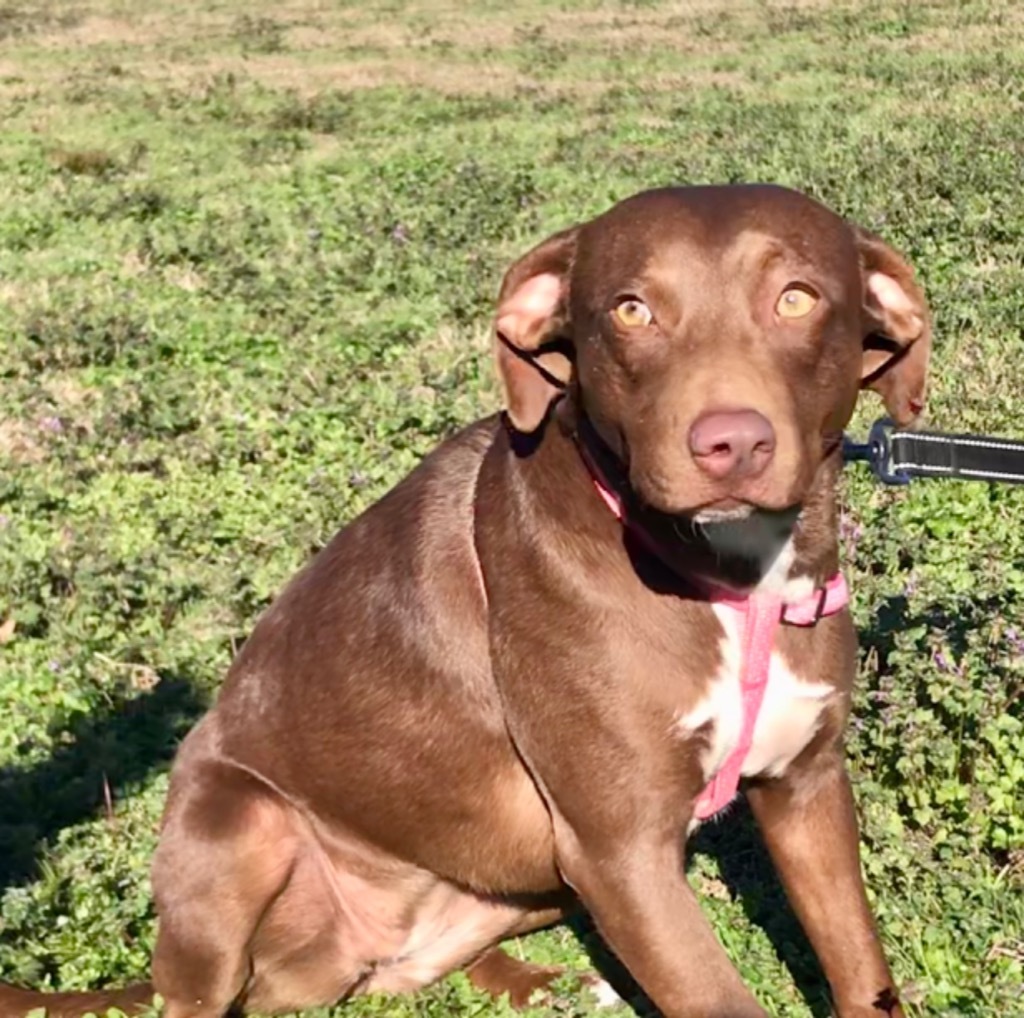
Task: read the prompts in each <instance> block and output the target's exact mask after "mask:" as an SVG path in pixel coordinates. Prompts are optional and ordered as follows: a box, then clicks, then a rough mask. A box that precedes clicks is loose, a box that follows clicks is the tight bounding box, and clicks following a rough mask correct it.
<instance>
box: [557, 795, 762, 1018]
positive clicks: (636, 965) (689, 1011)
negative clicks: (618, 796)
mask: <svg viewBox="0 0 1024 1018" xmlns="http://www.w3.org/2000/svg"><path fill="white" fill-rule="evenodd" d="M636 794H637V795H638V796H643V795H644V791H643V790H642V789H637V790H636ZM680 833H681V832H680ZM556 844H557V848H558V857H559V865H560V867H561V869H562V872H563V875H564V877H565V879H566V881H567V882H568V883H570V884H571V885H572V886H573V887H574V888H575V889H576V891H577V893H578V894H579V895H580V898H581V899H582V901H583V903H584V904H585V905H586V907H587V908H588V910H589V911H590V913H591V915H592V916H593V918H594V921H595V922H596V924H597V927H598V929H599V930H600V932H601V934H602V936H603V937H604V938H605V940H606V941H607V942H608V944H609V945H610V947H611V948H612V950H613V951H614V952H615V953H616V954H617V955H618V957H619V958H620V959H621V960H622V962H623V963H624V964H625V965H626V967H627V968H628V969H629V971H630V973H631V974H632V975H633V977H634V978H635V979H636V981H637V982H638V983H639V984H640V986H641V987H642V988H643V990H644V992H645V993H646V994H647V995H648V996H649V997H650V998H651V1000H652V1001H653V1002H654V1003H655V1004H656V1005H657V1007H658V1008H659V1010H660V1011H661V1013H662V1014H664V1015H666V1016H668V1018H765V1011H764V1010H763V1009H762V1008H761V1007H760V1005H759V1004H758V1003H757V1001H756V1000H755V999H754V997H753V996H752V994H751V993H750V991H749V990H748V989H747V988H746V987H745V986H744V985H743V982H742V981H741V979H740V977H739V974H738V973H737V972H736V970H735V968H733V966H732V964H731V963H730V962H729V959H728V957H727V956H726V954H725V952H724V951H723V949H722V947H721V945H720V944H719V943H718V941H717V939H716V938H715V935H714V932H713V931H712V929H711V927H710V925H709V924H708V922H707V920H706V919H705V917H704V915H703V913H702V912H701V909H700V905H699V904H698V902H697V898H696V896H695V895H694V893H693V891H692V890H691V888H690V886H689V884H688V883H687V882H686V878H685V875H684V872H683V863H682V839H681V837H679V838H677V837H674V836H672V835H671V834H669V833H668V832H660V836H659V832H657V831H655V830H649V829H648V830H644V829H637V830H634V831H633V832H632V835H631V836H628V837H619V838H614V837H613V838H608V837H607V836H604V835H603V834H602V835H599V836H595V835H594V834H593V833H592V832H584V831H581V830H578V829H573V828H572V827H571V826H570V825H569V824H568V823H566V822H565V820H564V818H560V819H559V821H557V822H556Z"/></svg>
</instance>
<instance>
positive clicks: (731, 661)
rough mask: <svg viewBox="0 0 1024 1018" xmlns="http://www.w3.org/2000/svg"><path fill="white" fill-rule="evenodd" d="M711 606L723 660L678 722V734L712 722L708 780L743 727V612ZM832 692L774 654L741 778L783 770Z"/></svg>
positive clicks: (813, 728)
mask: <svg viewBox="0 0 1024 1018" xmlns="http://www.w3.org/2000/svg"><path fill="white" fill-rule="evenodd" d="M712 609H713V611H714V613H715V616H716V617H717V619H718V621H719V622H720V623H721V625H722V628H723V629H724V630H725V638H724V639H723V641H722V645H721V653H722V664H721V667H720V668H719V671H718V674H717V675H716V676H715V678H714V679H713V680H712V683H711V688H710V689H709V690H708V692H707V694H706V695H705V696H704V698H703V699H702V700H701V701H700V702H699V703H698V704H697V705H696V706H695V707H694V708H693V709H692V710H690V711H688V712H687V713H686V714H684V715H683V716H682V717H680V718H679V721H678V722H677V731H678V732H679V734H680V735H692V734H693V733H694V732H696V731H697V729H699V728H701V727H702V726H703V725H706V724H708V723H709V722H710V723H711V725H712V731H711V739H710V742H709V744H708V749H707V751H706V753H705V755H704V759H703V761H702V763H703V765H704V777H705V780H708V781H709V780H710V779H711V778H713V777H714V776H715V774H716V773H717V772H718V770H719V768H720V767H721V766H722V764H723V763H725V761H726V759H727V758H728V756H729V754H730V753H731V752H732V751H733V750H734V749H735V748H736V746H737V745H738V744H739V741H740V736H741V734H742V729H743V694H742V691H741V688H740V670H741V668H742V659H741V655H742V646H743V644H742V637H743V616H742V615H741V614H740V613H739V612H737V611H736V610H735V609H733V608H729V607H727V606H725V605H713V606H712ZM834 692H835V687H833V686H830V685H828V684H826V683H823V682H806V681H804V680H803V679H801V678H799V677H798V676H797V675H794V674H793V672H792V671H791V670H790V668H789V666H788V665H787V663H786V662H785V660H784V659H783V658H782V657H781V656H780V655H779V654H778V653H775V652H773V653H772V656H771V664H770V665H769V668H768V685H767V687H766V689H765V693H764V700H763V701H762V703H761V710H760V712H759V713H758V716H757V724H756V725H755V726H754V738H753V742H752V743H751V746H750V752H749V753H748V754H747V756H746V759H745V760H744V761H743V776H744V777H754V776H756V775H766V776H771V777H777V776H778V775H780V774H782V772H783V771H785V769H786V768H787V767H788V766H789V765H790V764H791V763H792V762H793V760H794V759H795V758H796V757H797V756H799V754H800V752H801V751H802V750H803V749H804V747H805V746H807V744H808V743H809V742H810V741H811V739H813V738H814V734H815V732H817V730H818V726H819V725H820V724H821V713H822V711H823V709H824V708H825V706H826V703H827V701H828V699H829V697H830V696H831V695H832V694H833V693H834Z"/></svg>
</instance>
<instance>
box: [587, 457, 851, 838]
mask: <svg viewBox="0 0 1024 1018" xmlns="http://www.w3.org/2000/svg"><path fill="white" fill-rule="evenodd" d="M580 451H581V453H582V455H583V461H584V462H585V463H586V464H587V469H588V470H589V471H590V476H591V478H592V480H593V482H594V487H595V488H596V489H597V493H598V494H599V495H600V496H601V499H602V501H603V502H604V504H605V505H606V506H608V508H609V509H610V510H611V511H612V513H613V514H614V515H615V517H616V518H617V519H618V520H620V521H622V523H623V524H625V523H626V518H625V512H624V510H623V506H622V502H621V500H620V499H619V498H618V496H617V495H615V493H614V492H613V491H611V489H610V488H608V486H607V485H606V484H605V483H604V482H603V480H602V479H601V476H600V473H599V471H598V469H597V464H596V463H594V462H592V460H591V458H590V456H589V455H587V453H586V451H585V450H584V448H583V446H582V444H581V446H580ZM639 533H640V534H642V531H641V532H639ZM652 550H655V549H652ZM710 599H711V600H712V601H713V602H714V603H715V604H721V605H725V606H726V607H728V608H732V609H733V610H735V611H737V612H739V613H740V614H741V615H742V616H743V657H742V665H741V669H740V690H741V691H742V695H743V725H742V728H741V730H740V741H739V742H738V743H737V745H736V748H735V749H734V750H733V751H732V752H731V753H730V754H729V756H728V757H727V758H726V761H725V763H724V764H722V766H721V768H720V769H719V770H718V773H717V774H715V776H714V777H713V778H712V779H711V780H710V781H709V782H708V784H707V785H706V787H705V788H704V791H702V792H701V793H700V795H699V796H698V797H697V803H696V806H695V807H694V813H693V815H694V817H696V819H698V820H707V819H708V818H709V817H713V816H714V815H715V814H716V813H718V812H719V811H720V810H722V809H724V808H725V807H726V806H728V805H729V803H730V802H732V800H733V799H734V798H735V797H736V793H737V791H738V790H739V784H740V776H741V774H742V771H743V761H744V760H745V759H746V757H747V753H749V752H750V746H751V744H752V743H753V741H754V728H755V727H756V725H757V716H758V714H759V713H760V712H761V704H762V703H763V702H764V694H765V690H766V689H767V688H768V667H769V665H770V663H771V656H772V646H773V645H774V643H775V631H776V629H778V627H779V626H780V625H781V624H782V623H783V622H786V623H788V624H789V625H793V626H813V625H815V624H816V623H817V621H818V620H819V619H820V618H823V617H824V616H826V615H835V614H836V612H839V611H841V610H842V609H843V608H845V607H846V605H847V604H848V603H849V601H850V591H849V588H848V587H847V585H846V579H845V578H844V577H843V574H842V573H836V575H835V576H833V577H832V579H830V580H829V581H828V582H827V583H826V584H825V586H824V587H821V588H819V589H818V590H816V591H814V593H813V594H811V596H810V597H807V598H804V599H803V600H800V601H784V600H783V599H782V598H781V597H779V596H777V595H775V594H751V595H747V596H742V595H739V594H734V593H733V592H732V591H728V590H724V589H722V588H714V589H712V590H711V593H710Z"/></svg>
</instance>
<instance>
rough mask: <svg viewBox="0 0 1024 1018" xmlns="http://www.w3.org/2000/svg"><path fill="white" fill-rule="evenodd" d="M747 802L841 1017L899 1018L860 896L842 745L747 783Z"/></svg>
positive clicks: (871, 922) (855, 831) (854, 819)
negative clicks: (779, 773) (777, 775)
mask: <svg viewBox="0 0 1024 1018" xmlns="http://www.w3.org/2000/svg"><path fill="white" fill-rule="evenodd" d="M747 798H748V800H749V802H750V806H751V809H752V810H753V812H754V816H755V817H756V818H757V822H758V824H759V825H760V827H761V831H762V834H763V836H764V840H765V844H766V845H767V847H768V851H769V853H770V854H771V857H772V860H773V861H774V863H775V866H776V868H777V869H778V871H779V876H780V877H781V879H782V883H783V885H784V887H785V888H786V894H787V895H788V897H789V900H790V903H791V904H792V906H793V910H794V911H795V912H796V914H797V916H798V917H799V919H800V922H801V923H802V925H803V927H804V930H805V931H806V932H807V936H808V937H809V938H810V941H811V943H812V945H813V946H814V950H815V952H816V953H817V955H818V960H819V961H820V962H821V966H822V968H823V969H824V970H825V975H826V977H827V978H828V981H829V984H830V986H831V987H832V993H833V996H834V998H835V1005H836V1011H837V1013H838V1015H839V1016H840V1018H903V1009H902V1008H901V1007H900V1004H899V1000H898V997H897V994H896V988H895V984H894V982H893V979H892V975H891V973H890V971H889V966H888V965H887V964H886V961H885V956H884V955H883V953H882V948H881V945H880V944H879V941H878V934H877V932H876V929H875V922H874V918H873V916H872V914H871V910H870V907H869V905H868V900H867V896H866V895H865V892H864V881H863V877H862V875H861V869H860V858H859V853H858V845H859V834H858V828H857V817H856V814H855V812H854V804H853V795H852V793H851V791H850V781H849V777H848V775H847V773H846V767H845V764H844V761H843V758H842V751H841V748H840V746H839V745H838V744H836V743H835V742H834V741H832V742H831V744H829V745H827V746H826V747H825V748H824V749H822V750H821V751H820V752H817V753H809V754H804V758H801V759H800V760H798V761H797V762H796V763H795V764H794V765H793V766H792V767H791V768H790V769H789V771H787V772H786V774H784V775H783V776H782V777H781V778H776V779H773V780H770V781H765V782H759V783H757V784H754V785H752V786H751V787H750V788H749V789H748V790H747Z"/></svg>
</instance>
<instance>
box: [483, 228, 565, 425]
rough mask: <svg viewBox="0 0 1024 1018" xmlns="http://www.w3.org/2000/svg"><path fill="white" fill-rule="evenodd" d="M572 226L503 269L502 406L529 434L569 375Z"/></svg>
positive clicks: (497, 342) (498, 344)
mask: <svg viewBox="0 0 1024 1018" xmlns="http://www.w3.org/2000/svg"><path fill="white" fill-rule="evenodd" d="M575 253H576V228H575V227H574V228H573V229H570V230H563V231H562V232H561V233H556V234H555V235H554V236H553V237H549V238H548V239H547V240H545V241H544V242H543V243H541V244H538V245H537V246H536V247H535V248H534V249H533V250H532V251H530V252H529V253H527V254H525V255H523V257H522V258H520V259H519V261H517V262H516V263H515V264H514V265H513V266H512V267H511V268H510V269H509V270H508V272H506V273H505V279H504V281H503V282H502V284H501V292H500V294H499V295H498V313H497V316H496V318H495V323H494V331H495V338H494V347H495V357H496V359H497V362H498V374H499V376H500V378H501V387H502V389H503V390H504V396H505V410H506V413H507V414H508V419H509V421H511V423H512V426H513V427H514V428H515V429H516V431H519V432H522V433H523V434H527V435H528V434H531V433H532V432H534V431H536V430H537V428H539V427H540V426H541V424H543V423H544V420H545V418H546V417H547V415H548V410H549V409H550V407H551V405H552V403H553V402H554V401H555V399H556V398H557V397H558V396H560V395H561V394H562V393H563V392H565V390H566V388H567V387H568V384H569V379H570V378H571V376H572V363H573V348H572V341H571V339H570V336H569V330H568V326H569V310H568V309H569V273H570V270H571V268H572V262H573V257H574V256H575Z"/></svg>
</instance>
